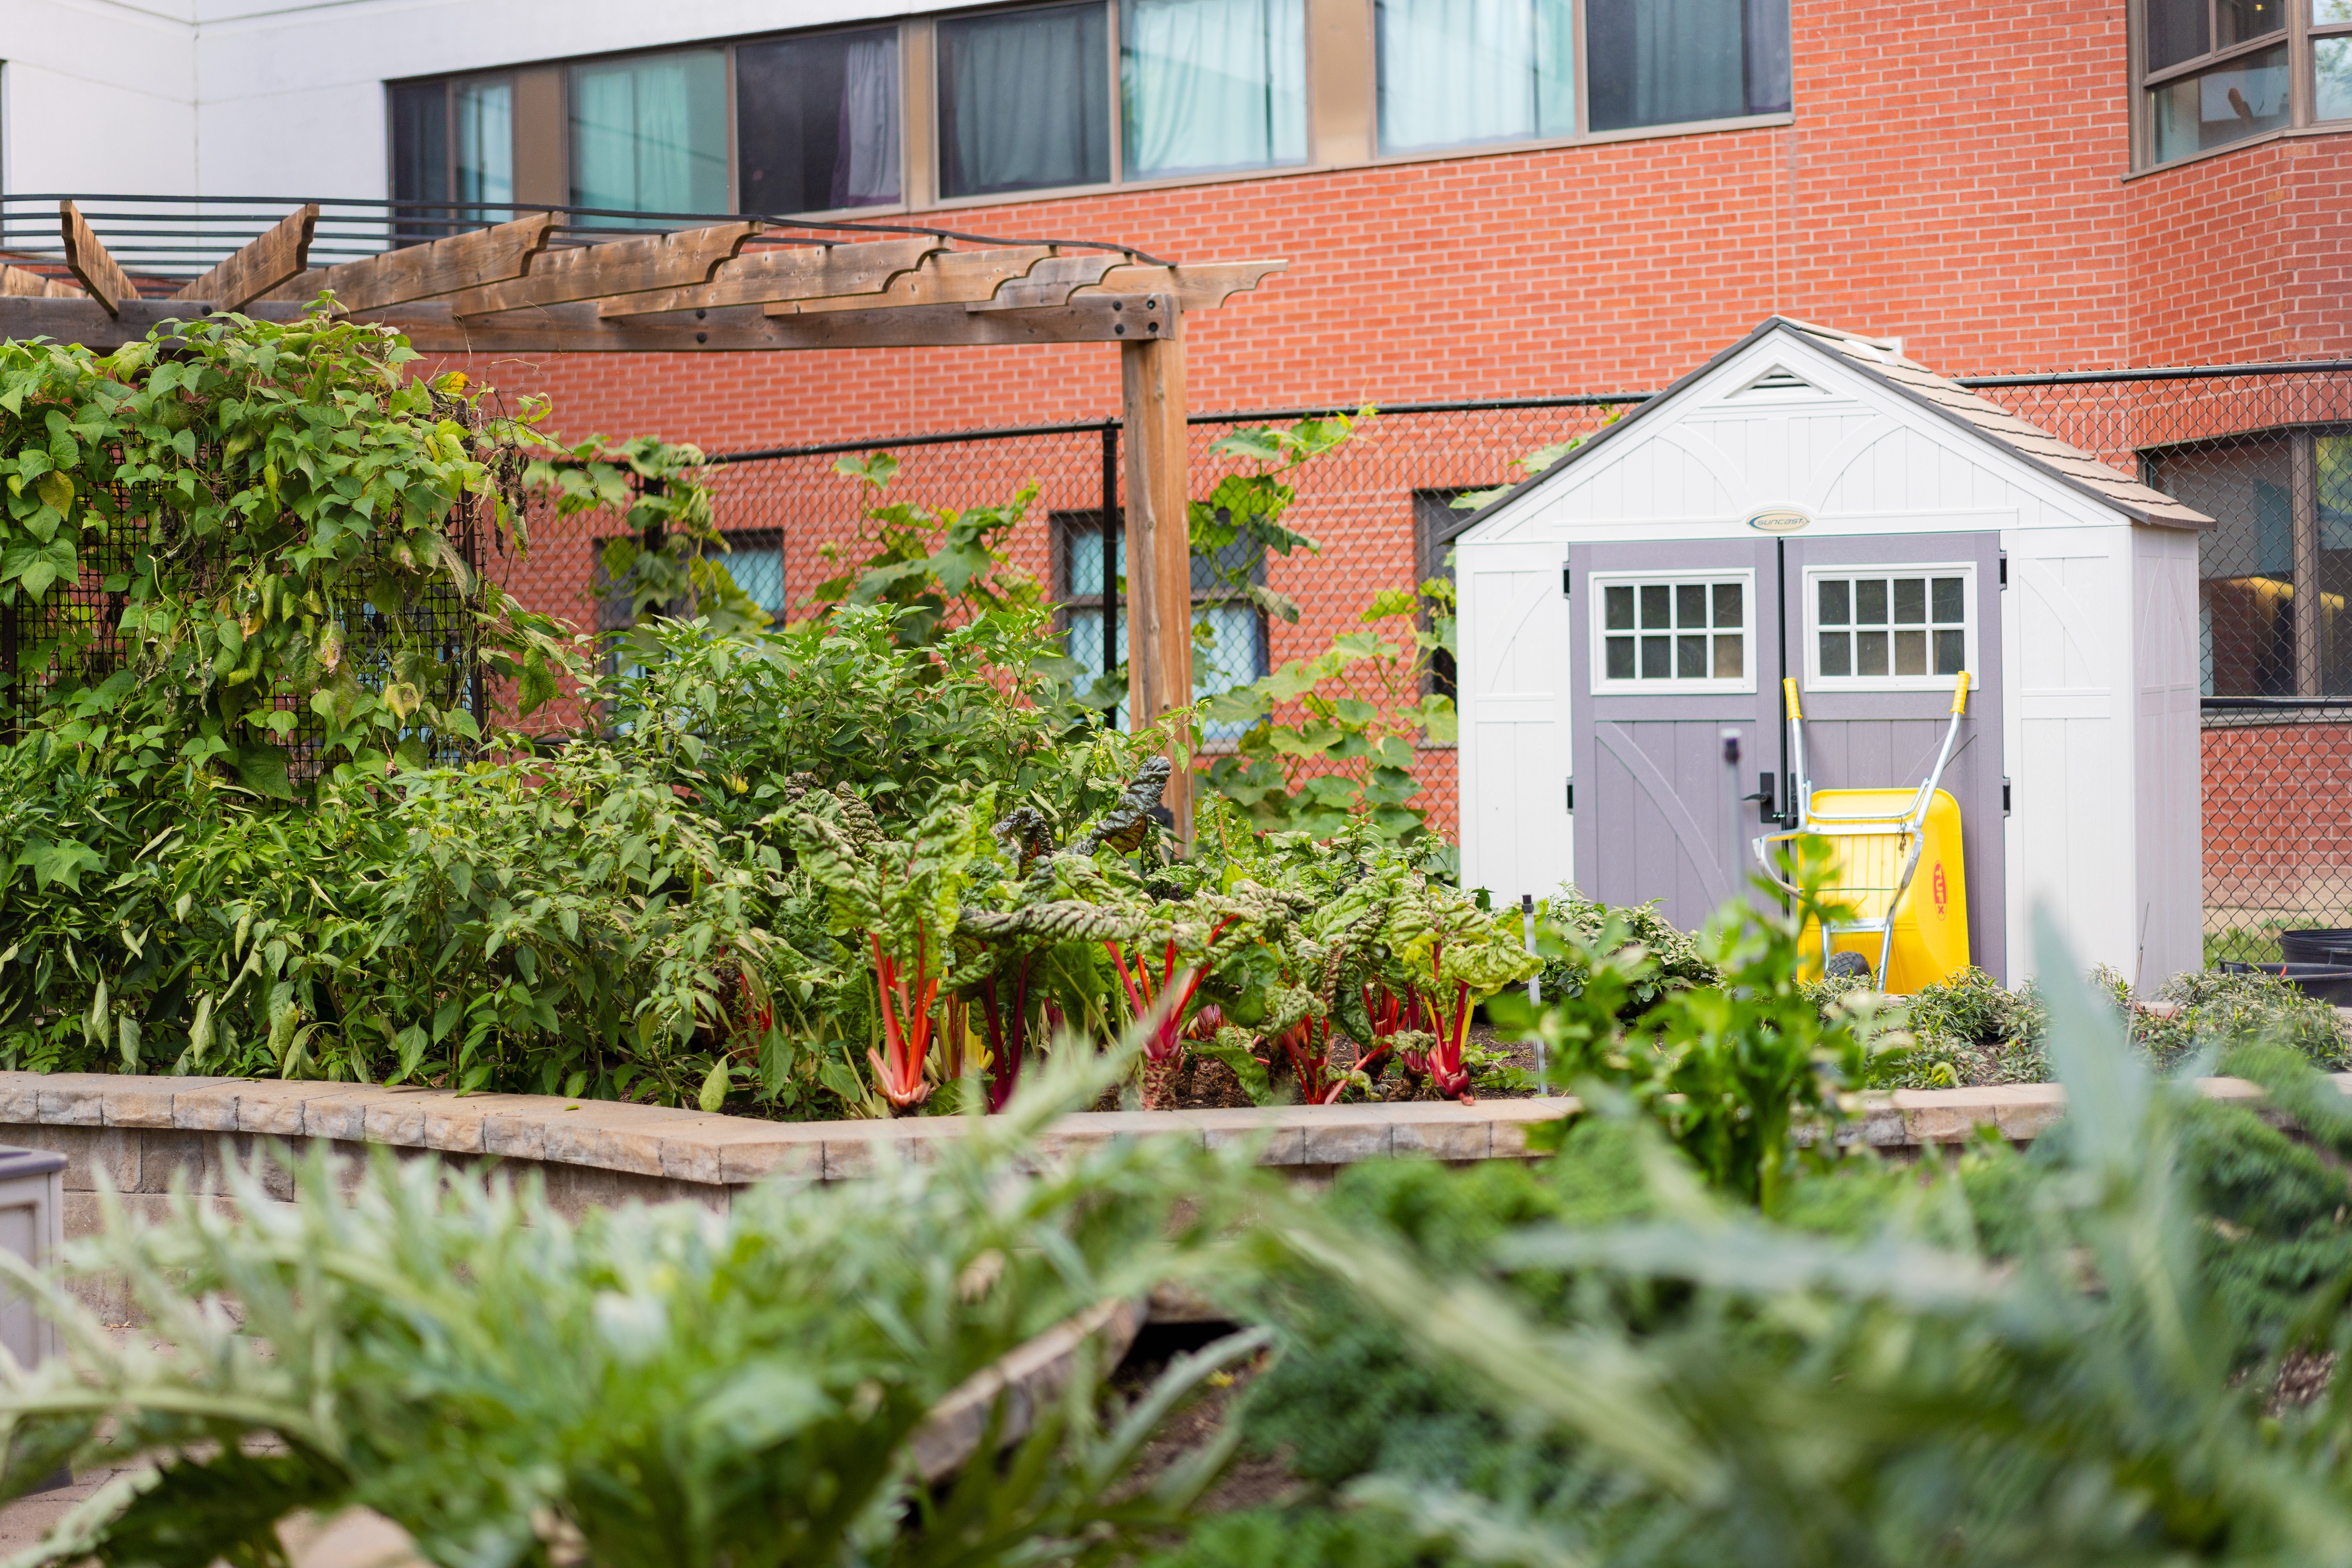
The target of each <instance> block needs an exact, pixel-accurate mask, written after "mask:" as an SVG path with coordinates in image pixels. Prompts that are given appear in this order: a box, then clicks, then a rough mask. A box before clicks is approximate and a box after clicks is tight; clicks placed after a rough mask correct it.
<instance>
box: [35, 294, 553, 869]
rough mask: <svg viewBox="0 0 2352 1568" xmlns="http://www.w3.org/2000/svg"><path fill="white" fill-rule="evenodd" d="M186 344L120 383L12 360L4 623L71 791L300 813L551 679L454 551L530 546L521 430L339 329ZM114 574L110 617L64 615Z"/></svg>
mask: <svg viewBox="0 0 2352 1568" xmlns="http://www.w3.org/2000/svg"><path fill="white" fill-rule="evenodd" d="M172 330H173V337H172V338H171V346H170V349H169V352H168V353H167V352H165V350H164V347H163V334H164V332H165V331H166V329H164V328H158V329H157V330H156V331H155V332H154V333H152V334H151V335H150V337H149V338H148V339H147V340H145V341H143V342H136V343H131V344H128V345H125V346H124V347H122V348H121V349H119V350H117V351H116V352H115V353H112V354H110V355H104V356H100V355H96V354H93V353H89V351H88V350H86V349H82V348H79V347H75V346H71V345H66V344H57V343H48V342H5V343H0V478H5V485H6V500H5V506H0V605H6V606H9V609H10V613H11V615H12V616H13V617H14V618H15V621H16V625H17V627H18V632H17V637H19V639H20V642H19V651H18V654H17V668H18V670H19V672H20V674H19V679H27V680H32V681H36V682H39V683H41V684H42V685H43V686H44V687H45V688H46V689H45V690H44V691H43V692H42V693H41V697H40V701H39V704H38V705H37V722H38V723H39V724H40V725H41V726H42V727H43V728H44V729H45V730H46V731H47V732H48V733H49V735H50V736H51V737H52V739H53V742H54V744H55V745H56V746H57V747H59V748H62V749H63V750H64V751H66V752H68V753H69V754H70V755H71V756H72V758H73V759H74V761H75V763H76V765H78V766H79V767H80V768H82V769H83V770H85V771H89V772H95V773H104V774H107V775H109V776H110V778H111V779H113V780H114V781H115V782H116V784H119V785H120V786H121V788H124V789H127V790H132V791H166V792H173V793H176V792H179V791H183V790H186V789H189V788H191V787H192V786H194V787H198V788H200V789H201V788H213V787H227V788H231V789H235V790H239V791H242V792H244V793H245V794H246V795H247V796H249V797H257V798H260V799H264V800H272V799H286V798H289V797H290V796H292V795H295V794H297V793H298V792H305V791H307V789H308V788H309V787H310V784H311V783H312V781H314V780H316V779H318V778H320V777H322V776H326V775H328V774H331V773H335V772H336V770H338V769H341V770H347V771H348V773H347V776H350V777H380V776H381V775H382V774H383V770H384V767H385V765H386V762H387V759H388V758H390V757H392V756H394V755H395V754H397V755H399V756H401V757H403V758H404V759H406V760H409V761H411V762H415V761H419V760H422V758H423V757H424V756H425V754H427V752H428V751H429V750H430V749H431V748H432V746H433V745H434V744H435V743H436V739H438V738H452V739H456V740H458V741H473V740H476V739H478V724H477V721H476V717H475V715H474V714H473V713H472V712H471V711H469V709H468V697H469V693H470V689H471V686H472V683H473V682H474V681H476V680H477V679H494V680H498V681H500V682H506V681H513V680H518V679H520V680H522V681H523V682H524V683H525V684H526V685H531V686H534V687H535V686H536V685H538V684H540V683H541V682H542V681H543V680H544V678H545V675H546V672H547V671H548V670H549V669H550V668H551V665H552V664H554V663H556V662H559V661H560V659H561V657H562V650H561V648H560V647H559V646H558V645H557V644H556V643H555V642H554V641H553V640H552V635H551V634H552V632H553V627H552V626H551V623H549V622H547V621H545V620H544V619H542V618H540V617H534V616H526V615H522V614H520V612H518V611H517V610H516V609H515V607H514V606H513V605H511V604H510V603H509V601H508V600H507V599H506V597H505V596H504V595H502V594H501V593H500V592H499V589H498V586H497V585H496V584H493V583H490V582H488V581H487V580H485V579H483V578H481V577H479V576H478V575H477V574H475V573H474V572H473V571H472V570H471V569H469V568H468V567H467V564H466V562H465V559H464V556H463V553H462V552H461V549H460V542H459V541H458V540H457V539H455V538H453V537H452V532H453V530H461V529H462V528H464V527H467V526H471V527H474V528H476V529H477V530H478V535H477V543H478V547H483V548H487V547H488V545H489V544H490V542H491V536H492V535H494V534H504V535H505V536H506V542H508V543H509V544H510V545H511V544H514V543H517V542H519V541H518V540H517V538H516V528H517V525H516V522H515V512H514V509H513V507H512V504H511V502H512V500H513V499H514V497H513V494H512V492H513V490H514V488H515V484H516V480H517V476H518V473H519V470H520V467H521V457H520V451H521V445H522V443H523V442H524V441H525V440H526V439H527V438H528V431H527V428H526V427H525V426H521V425H519V424H517V423H515V422H513V421H506V420H497V419H491V418H489V417H488V416H486V415H484V414H483V413H482V411H481V410H480V408H479V407H478V405H474V404H469V403H467V402H466V401H464V400H463V399H461V398H458V397H456V396H452V395H445V394H442V393H439V392H436V391H435V390H434V389H433V388H431V387H429V386H426V385H425V384H421V383H418V382H415V381H411V380H407V379H405V378H404V374H403V366H404V364H405V363H407V362H409V361H411V360H413V359H415V354H413V353H411V352H410V351H409V350H408V348H407V346H406V344H405V343H404V342H402V341H401V340H400V339H399V338H398V337H397V336H396V335H394V334H392V333H389V332H387V331H383V329H381V328H377V327H373V326H364V325H359V324H355V323H352V322H349V321H343V322H336V321H330V320H329V319H328V318H327V316H326V315H325V313H324V312H323V311H320V312H316V313H313V314H311V315H310V316H309V317H307V318H305V319H304V320H303V321H299V322H295V323H290V324H278V323H271V322H263V321H246V320H245V319H244V318H241V317H231V318H227V319H226V320H214V321H204V322H198V323H194V324H184V325H181V326H178V327H176V328H174V329H172ZM101 561H112V562H114V563H116V565H115V566H114V567H113V568H112V570H111V572H110V574H109V575H107V576H105V577H104V578H103V580H102V581H100V582H99V583H97V584H95V585H96V586H97V587H99V588H100V590H101V592H102V593H103V594H104V595H105V598H104V599H103V600H102V601H101V602H102V604H103V605H104V608H103V610H102V612H101V611H100V610H99V609H97V608H95V607H93V606H91V605H89V604H88V603H86V602H85V603H83V604H79V605H76V604H72V603H68V601H67V599H66V597H65V595H64V593H63V592H62V589H63V588H64V587H65V586H67V585H70V584H74V583H75V582H76V581H77V580H78V579H79V577H81V575H82V574H83V573H84V571H85V569H86V567H88V566H89V563H93V562H101ZM426 605H432V606H436V607H434V608H431V609H429V610H428V609H425V608H424V607H423V606H426ZM118 636H119V637H121V641H122V645H123V647H124V651H123V652H122V653H121V654H120V655H119V656H118V654H117V653H116V651H115V642H114V639H115V638H116V637H118ZM462 650H471V652H470V653H465V652H463V651H462ZM453 652H456V653H457V657H453ZM30 695H31V694H30V693H12V694H10V696H11V700H13V701H14V702H16V704H17V705H18V706H19V707H20V708H32V707H34V706H35V705H34V704H33V703H31V702H29V701H27V700H26V699H27V698H28V697H29V696H30ZM298 730H301V731H305V733H304V735H303V737H302V739H301V742H300V744H299V747H297V746H294V745H292V744H291V742H293V740H294V737H295V735H296V732H297V731H298ZM199 779H201V780H202V781H203V782H202V784H198V783H197V781H198V780H199ZM54 870H55V867H54V866H53V867H52V871H53V872H54Z"/></svg>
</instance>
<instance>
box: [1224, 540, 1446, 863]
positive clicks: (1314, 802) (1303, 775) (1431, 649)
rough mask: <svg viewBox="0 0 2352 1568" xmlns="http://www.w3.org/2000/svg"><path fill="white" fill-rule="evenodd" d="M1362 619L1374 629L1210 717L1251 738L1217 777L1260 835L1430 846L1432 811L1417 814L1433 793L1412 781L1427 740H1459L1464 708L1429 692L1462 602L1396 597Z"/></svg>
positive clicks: (1290, 666)
mask: <svg viewBox="0 0 2352 1568" xmlns="http://www.w3.org/2000/svg"><path fill="white" fill-rule="evenodd" d="M1422 598H1426V599H1428V600H1429V601H1430V602H1431V603H1433V604H1434V605H1436V606H1437V607H1438V611H1439V613H1438V615H1437V617H1436V619H1435V621H1434V623H1433V626H1423V625H1421V623H1420V620H1419V616H1420V614H1421V606H1422ZM1358 619H1359V622H1360V624H1361V625H1362V626H1365V627H1366V628H1368V629H1366V630H1361V631H1353V632H1342V633H1340V634H1339V636H1337V637H1334V638H1333V639H1332V641H1331V646H1330V647H1328V648H1327V649H1326V650H1324V651H1323V652H1322V653H1320V654H1318V655H1317V656H1316V657H1315V658H1312V659H1293V660H1291V661H1290V662H1289V663H1287V664H1286V665H1284V666H1283V667H1282V668H1279V669H1277V670H1276V671H1275V672H1274V673H1273V674H1271V675H1269V676H1266V677H1265V678H1264V679H1260V680H1255V681H1253V682H1251V683H1250V684H1249V685H1247V686H1237V687H1235V688H1234V689H1232V690H1230V691H1224V692H1220V693H1218V694H1217V695H1216V696H1213V697H1212V698H1210V699H1209V700H1207V702H1206V703H1205V704H1204V706H1203V707H1202V713H1203V715H1204V716H1205V717H1206V718H1207V719H1208V720H1209V721H1212V722H1215V723H1222V724H1240V725H1245V726H1247V728H1245V729H1244V731H1242V733H1241V738H1240V739H1239V740H1238V741H1237V742H1235V743H1234V749H1233V751H1232V752H1231V753H1230V754H1227V755H1223V756H1219V757H1217V758H1216V759H1215V760H1214V761H1213V762H1212V763H1210V764H1209V769H1208V773H1207V775H1206V776H1207V783H1208V787H1209V789H1210V790H1212V791H1213V792H1214V793H1216V794H1218V795H1223V796H1224V797H1225V798H1226V799H1228V800H1231V801H1233V802H1234V803H1235V804H1236V805H1240V806H1241V807H1243V808H1244V810H1245V811H1247V812H1248V813H1249V814H1250V817H1251V819H1252V821H1253V822H1254V823H1255V825H1256V826H1260V827H1264V828H1267V829H1270V830H1274V831H1279V832H1302V833H1307V834H1310V835H1312V836H1314V837H1330V836H1331V835H1333V834H1335V833H1337V832H1339V830H1340V829H1342V828H1344V827H1346V826H1349V825H1350V824H1352V823H1354V822H1357V821H1359V820H1360V821H1363V822H1366V823H1369V824H1370V826H1372V827H1373V828H1374V829H1375V830H1376V831H1378V832H1380V833H1381V834H1382V835H1383V836H1385V837H1389V838H1392V839H1395V840H1397V841H1398V842H1401V843H1409V842H1413V841H1415V840H1418V839H1421V838H1423V837H1426V836H1427V834H1428V828H1427V826H1426V824H1427V821H1428V816H1429V814H1428V812H1427V810H1426V809H1424V808H1423V807H1419V806H1414V805H1411V804H1410V803H1411V802H1412V800H1413V799H1414V798H1415V797H1416V796H1417V795H1420V794H1421V791H1422V784H1421V782H1420V780H1418V779H1417V778H1415V777H1414V776H1413V772H1412V770H1413V766H1414V763H1415V748H1416V746H1417V745H1418V744H1420V743H1421V742H1422V741H1423V739H1424V738H1426V739H1427V740H1428V741H1430V742H1434V743H1438V744H1448V743H1451V742H1453V740H1454V700H1453V699H1452V698H1450V697H1447V696H1444V695H1443V694H1441V693H1437V692H1434V691H1432V692H1426V693H1424V691H1423V685H1424V677H1425V676H1426V675H1427V674H1428V672H1429V668H1430V661H1431V659H1432V658H1433V656H1434V655H1436V654H1437V653H1439V652H1440V651H1450V650H1451V649H1452V647H1453V645H1454V619H1453V590H1452V587H1451V586H1450V585H1449V584H1446V583H1444V582H1443V581H1442V580H1433V581H1431V582H1429V583H1425V584H1422V597H1421V598H1417V597H1416V596H1415V595H1412V594H1411V593H1408V592H1405V591H1403V590H1401V589H1390V590H1385V591H1383V592H1381V593H1380V594H1378V595H1374V597H1373V599H1372V602H1371V604H1370V605H1368V606H1366V607H1365V609H1364V611H1363V613H1362V614H1361V616H1359V617H1358ZM1293 713H1296V714H1297V721H1295V722H1293V721H1290V719H1289V717H1288V716H1289V715H1291V714H1293Z"/></svg>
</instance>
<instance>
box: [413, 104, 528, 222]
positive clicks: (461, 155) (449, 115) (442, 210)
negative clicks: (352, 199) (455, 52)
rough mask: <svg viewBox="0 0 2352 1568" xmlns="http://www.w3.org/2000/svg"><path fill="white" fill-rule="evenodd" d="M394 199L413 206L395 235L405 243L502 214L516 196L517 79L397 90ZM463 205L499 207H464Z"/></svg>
mask: <svg viewBox="0 0 2352 1568" xmlns="http://www.w3.org/2000/svg"><path fill="white" fill-rule="evenodd" d="M392 197H393V200H394V201H396V202H402V203H409V204H415V205H412V206H410V207H409V209H408V210H407V211H405V212H404V213H403V214H402V215H401V216H402V222H401V223H400V225H399V228H398V233H397V238H399V239H400V240H401V241H402V242H403V243H406V244H415V243H417V242H419V241H423V240H432V239H439V238H441V237H443V236H445V235H446V234H449V233H450V232H452V230H453V228H455V227H457V226H462V225H465V224H470V223H481V222H486V221H487V222H491V223H496V222H499V221H502V220H503V219H504V218H506V217H507V216H509V215H508V213H507V211H506V210H505V209H506V208H507V207H508V206H509V204H511V203H512V202H513V201H514V84H513V83H512V82H510V81H509V80H508V79H505V78H503V77H476V78H467V79H457V80H446V79H445V80H441V81H425V82H403V83H400V84H399V85H397V86H395V87H394V88H393V89H392ZM468 202H486V203H488V204H490V205H492V206H494V207H496V208H497V209H499V210H497V211H495V212H491V213H488V214H485V213H484V212H483V211H482V210H481V209H480V208H478V207H467V206H465V205H461V204H464V203H468ZM444 204H448V205H444Z"/></svg>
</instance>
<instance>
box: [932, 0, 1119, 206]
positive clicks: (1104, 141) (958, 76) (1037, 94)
mask: <svg viewBox="0 0 2352 1568" xmlns="http://www.w3.org/2000/svg"><path fill="white" fill-rule="evenodd" d="M1109 49H1110V33H1109V13H1108V10H1107V8H1106V7H1105V6H1104V5H1101V4H1088V5H1046V6H1041V7H1039V8H1037V9H1035V10H1028V11H998V12H992V13H990V14H988V15H985V16H959V17H955V18H953V19H952V20H950V21H945V22H941V23H940V28H939V113H940V195H943V196H979V195H994V194H996V193H998V192H1002V191H1029V190H1039V189H1044V188H1046V187H1049V186H1055V185H1099V184H1105V183H1107V182H1108V180H1109V179H1110V70H1109V61H1110V56H1109Z"/></svg>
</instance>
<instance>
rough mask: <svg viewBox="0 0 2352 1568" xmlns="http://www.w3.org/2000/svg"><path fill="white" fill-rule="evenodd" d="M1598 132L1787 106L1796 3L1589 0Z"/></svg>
mask: <svg viewBox="0 0 2352 1568" xmlns="http://www.w3.org/2000/svg"><path fill="white" fill-rule="evenodd" d="M1584 16H1585V24H1584V26H1585V40H1586V45H1587V53H1586V58H1585V71H1586V74H1587V76H1588V77H1589V78H1590V79H1591V80H1590V84H1589V85H1590V89H1591V95H1592V104H1591V128H1592V129H1593V130H1595V131H1630V130H1633V129H1634V128H1635V127H1638V126H1651V125H1677V124H1687V123H1692V122H1696V121H1706V120H1737V119H1739V118H1741V117H1743V116H1746V115H1751V114H1786V113H1788V112H1789V106H1790V93H1789V4H1788V0H1585V8H1584Z"/></svg>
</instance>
